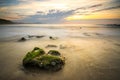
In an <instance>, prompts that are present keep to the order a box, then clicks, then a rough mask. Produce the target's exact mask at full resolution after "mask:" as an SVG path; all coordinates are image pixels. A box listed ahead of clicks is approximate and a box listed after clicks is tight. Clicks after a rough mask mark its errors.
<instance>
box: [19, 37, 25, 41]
mask: <svg viewBox="0 0 120 80" xmlns="http://www.w3.org/2000/svg"><path fill="white" fill-rule="evenodd" d="M26 40H27V39H26V38H25V37H22V38H21V39H20V40H19V41H26Z"/></svg>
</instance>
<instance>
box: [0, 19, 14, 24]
mask: <svg viewBox="0 0 120 80" xmlns="http://www.w3.org/2000/svg"><path fill="white" fill-rule="evenodd" d="M0 24H14V22H12V21H10V20H6V19H0Z"/></svg>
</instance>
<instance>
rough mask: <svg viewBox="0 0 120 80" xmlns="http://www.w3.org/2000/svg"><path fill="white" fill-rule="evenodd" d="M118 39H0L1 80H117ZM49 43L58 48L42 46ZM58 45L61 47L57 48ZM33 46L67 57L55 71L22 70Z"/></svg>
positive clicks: (70, 37) (119, 62)
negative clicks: (56, 51)
mask: <svg viewBox="0 0 120 80" xmlns="http://www.w3.org/2000/svg"><path fill="white" fill-rule="evenodd" d="M88 34H89V33H88ZM84 35H86V34H84ZM98 35H99V34H98ZM119 41H120V37H118V36H117V37H110V36H108V37H95V36H94V37H90V36H87V35H86V37H73V36H69V37H66V38H59V39H56V40H50V39H49V38H42V39H36V40H28V41H25V42H17V41H8V42H7V41H6V42H0V80H119V79H120V76H119V74H120V42H119ZM48 44H52V45H57V46H58V47H51V48H50V47H49V48H45V47H46V46H47V45H48ZM60 45H62V46H64V48H63V49H60V47H59V46H60ZM34 47H40V48H43V49H45V51H46V52H47V51H48V50H50V49H55V50H59V51H60V52H61V54H62V55H63V56H65V57H66V64H65V66H64V68H63V69H62V70H60V71H58V72H47V71H37V72H36V71H29V70H26V69H24V68H23V66H22V59H23V57H24V56H25V54H26V53H27V52H28V51H31V50H32V49H33V48H34Z"/></svg>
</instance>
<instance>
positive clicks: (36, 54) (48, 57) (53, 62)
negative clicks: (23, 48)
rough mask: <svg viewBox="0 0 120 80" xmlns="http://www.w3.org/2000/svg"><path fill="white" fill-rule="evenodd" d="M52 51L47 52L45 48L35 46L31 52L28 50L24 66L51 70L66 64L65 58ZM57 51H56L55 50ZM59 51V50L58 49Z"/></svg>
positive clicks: (58, 68)
mask: <svg viewBox="0 0 120 80" xmlns="http://www.w3.org/2000/svg"><path fill="white" fill-rule="evenodd" d="M49 52H50V53H48V54H45V51H44V50H43V49H40V48H38V47H35V48H34V49H33V50H32V51H31V52H28V53H27V54H26V56H25V57H24V59H23V66H24V67H26V68H27V67H30V68H33V69H34V68H38V69H45V70H50V71H57V70H60V69H61V68H62V67H63V65H64V64H65V59H64V58H63V57H61V56H60V53H59V56H58V55H54V54H52V53H51V52H53V50H50V51H49ZM55 52H56V51H55ZM57 52H58V51H57Z"/></svg>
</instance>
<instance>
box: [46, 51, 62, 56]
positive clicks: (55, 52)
mask: <svg viewBox="0 0 120 80" xmlns="http://www.w3.org/2000/svg"><path fill="white" fill-rule="evenodd" d="M48 54H51V55H55V56H60V55H61V54H60V52H58V51H57V50H50V51H49V52H48Z"/></svg>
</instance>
